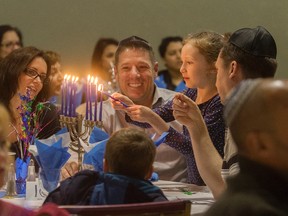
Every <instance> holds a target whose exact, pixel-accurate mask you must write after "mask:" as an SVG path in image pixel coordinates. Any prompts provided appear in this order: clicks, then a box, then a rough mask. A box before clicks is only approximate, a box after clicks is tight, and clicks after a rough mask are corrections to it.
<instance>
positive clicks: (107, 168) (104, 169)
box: [103, 158, 109, 173]
mask: <svg viewBox="0 0 288 216" xmlns="http://www.w3.org/2000/svg"><path fill="white" fill-rule="evenodd" d="M103 171H104V172H105V173H106V172H108V171H109V165H108V163H107V161H106V160H105V158H104V159H103Z"/></svg>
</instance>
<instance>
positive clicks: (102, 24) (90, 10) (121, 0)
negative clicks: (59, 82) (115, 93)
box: [0, 0, 288, 78]
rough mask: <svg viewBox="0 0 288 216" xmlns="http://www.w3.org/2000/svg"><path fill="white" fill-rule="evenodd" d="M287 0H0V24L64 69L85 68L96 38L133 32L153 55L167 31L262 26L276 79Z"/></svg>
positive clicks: (286, 72)
mask: <svg viewBox="0 0 288 216" xmlns="http://www.w3.org/2000/svg"><path fill="white" fill-rule="evenodd" d="M287 11H288V1H287V0H275V1H271V0H237V1H236V0H217V1H215V0H197V1H196V0H25V1H21V0H0V24H11V25H14V26H17V27H19V28H20V29H21V30H22V32H23V34H24V43H25V45H26V46H28V45H33V46H36V47H38V48H41V49H45V50H47V49H49V50H54V51H57V52H59V53H60V54H61V55H62V58H63V66H64V70H65V72H69V73H78V74H83V75H84V74H86V73H89V69H90V61H91V55H92V51H93V47H94V45H95V42H96V41H97V39H99V38H100V37H114V38H116V39H118V40H121V39H123V38H125V37H127V36H131V35H138V36H141V37H143V38H145V39H146V40H148V41H149V42H150V43H151V44H152V46H153V47H154V49H155V51H156V54H157V57H158V59H159V62H160V66H161V67H162V64H161V59H160V58H159V55H158V51H157V48H158V44H159V43H160V41H161V38H162V37H165V36H168V35H180V36H185V35H187V34H188V33H191V32H195V31H199V30H207V29H209V30H214V31H217V32H220V33H223V32H229V31H231V32H233V31H235V30H237V29H239V28H242V27H255V26H257V25H263V26H265V27H266V28H267V29H268V30H269V31H270V32H271V33H272V35H273V36H274V38H275V40H276V43H277V46H278V62H279V67H278V71H277V77H278V78H288V63H287V62H288V61H287V58H288V45H287V44H288V12H287Z"/></svg>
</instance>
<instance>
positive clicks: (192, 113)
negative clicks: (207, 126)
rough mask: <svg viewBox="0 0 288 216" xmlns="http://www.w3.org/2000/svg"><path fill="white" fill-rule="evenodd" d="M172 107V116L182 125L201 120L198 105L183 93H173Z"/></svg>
mask: <svg viewBox="0 0 288 216" xmlns="http://www.w3.org/2000/svg"><path fill="white" fill-rule="evenodd" d="M172 108H173V115H174V118H175V119H176V120H177V121H179V122H180V123H181V124H183V125H186V126H188V125H190V124H195V123H196V122H198V121H202V120H203V118H202V115H201V111H200V110H199V107H198V105H197V104H196V103H195V102H194V101H193V100H191V99H190V98H188V97H187V96H185V95H184V94H181V93H178V94H176V95H175V97H174V99H173V105H172Z"/></svg>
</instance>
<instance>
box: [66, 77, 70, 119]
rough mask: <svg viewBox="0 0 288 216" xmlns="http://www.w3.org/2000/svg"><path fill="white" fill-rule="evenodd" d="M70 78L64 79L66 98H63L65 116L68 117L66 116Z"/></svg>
mask: <svg viewBox="0 0 288 216" xmlns="http://www.w3.org/2000/svg"><path fill="white" fill-rule="evenodd" d="M70 77H71V75H68V76H67V79H66V98H65V115H69V114H68V106H69V99H70V98H69V88H70Z"/></svg>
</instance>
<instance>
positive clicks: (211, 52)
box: [183, 31, 225, 64]
mask: <svg viewBox="0 0 288 216" xmlns="http://www.w3.org/2000/svg"><path fill="white" fill-rule="evenodd" d="M224 41H225V40H224V36H223V35H221V34H219V33H216V32H213V31H202V32H198V33H194V34H189V35H188V36H187V37H186V38H185V39H184V40H183V45H185V44H187V43H190V44H192V45H193V46H195V47H197V48H198V50H199V52H200V53H201V54H202V55H203V56H204V57H205V58H206V60H207V62H208V63H209V64H212V63H215V62H216V60H217V57H218V55H219V53H220V50H221V49H222V47H223V45H224Z"/></svg>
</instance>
